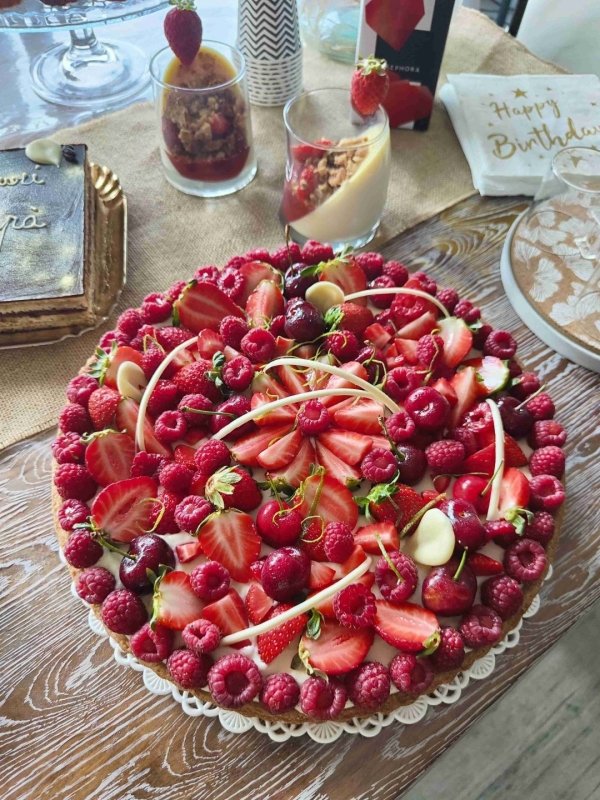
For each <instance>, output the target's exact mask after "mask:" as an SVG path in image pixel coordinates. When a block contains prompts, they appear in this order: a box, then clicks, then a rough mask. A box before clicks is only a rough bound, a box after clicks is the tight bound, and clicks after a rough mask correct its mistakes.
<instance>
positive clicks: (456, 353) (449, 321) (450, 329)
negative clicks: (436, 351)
mask: <svg viewBox="0 0 600 800" xmlns="http://www.w3.org/2000/svg"><path fill="white" fill-rule="evenodd" d="M437 327H438V328H439V335H440V336H441V337H442V339H443V340H444V352H443V355H442V360H443V362H444V364H445V365H446V366H447V367H451V368H453V367H456V366H458V365H459V364H460V362H461V361H462V360H463V358H465V357H466V356H467V355H468V353H469V351H470V350H471V347H473V334H472V333H471V331H470V330H469V328H468V327H467V324H466V322H465V321H464V319H461V318H460V317H443V318H442V319H440V320H439V321H438V324H437Z"/></svg>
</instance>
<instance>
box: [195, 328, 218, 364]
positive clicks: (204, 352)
mask: <svg viewBox="0 0 600 800" xmlns="http://www.w3.org/2000/svg"><path fill="white" fill-rule="evenodd" d="M224 347H225V342H224V341H223V337H222V336H221V335H220V334H219V333H217V332H216V331H213V330H211V329H210V328H203V329H202V330H201V331H200V333H199V334H198V355H199V356H201V357H202V358H205V359H206V360H207V361H212V357H213V356H214V354H215V353H222V352H223V349H224Z"/></svg>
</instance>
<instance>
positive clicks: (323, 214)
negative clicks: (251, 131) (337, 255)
mask: <svg viewBox="0 0 600 800" xmlns="http://www.w3.org/2000/svg"><path fill="white" fill-rule="evenodd" d="M283 118H284V121H285V126H286V132H287V145H288V149H287V164H286V174H285V182H284V187H283V200H282V203H281V210H280V216H281V219H282V221H283V222H284V224H286V225H289V227H290V234H291V236H292V238H293V239H295V240H296V241H298V242H300V243H302V242H305V241H306V240H307V239H317V240H318V241H321V242H329V243H331V244H332V245H333V246H334V247H336V248H337V247H344V246H350V247H362V245H365V244H366V243H367V242H370V241H371V239H372V238H373V237H374V236H375V233H376V232H377V228H378V227H379V222H380V220H381V215H382V213H383V209H384V206H385V201H386V197H387V190H388V182H389V174H390V127H389V123H388V118H387V114H386V113H385V111H384V110H383V108H381V107H380V108H379V109H378V110H377V112H376V113H375V114H373V115H372V116H370V117H363V116H361V115H360V114H357V113H356V111H354V109H353V108H352V105H351V102H350V92H349V91H347V90H346V89H316V90H315V91H312V92H304V93H302V94H300V95H298V96H297V97H295V98H292V100H290V101H289V102H288V103H287V105H286V106H285V109H284V111H283Z"/></svg>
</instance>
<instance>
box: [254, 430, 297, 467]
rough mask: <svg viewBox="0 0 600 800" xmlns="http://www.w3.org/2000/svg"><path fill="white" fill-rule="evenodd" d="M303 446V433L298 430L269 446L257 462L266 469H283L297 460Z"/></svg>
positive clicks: (260, 454) (259, 455)
mask: <svg viewBox="0 0 600 800" xmlns="http://www.w3.org/2000/svg"><path fill="white" fill-rule="evenodd" d="M301 444H302V431H301V430H300V428H296V429H295V430H292V431H290V432H289V433H286V434H285V436H282V437H281V439H278V440H277V441H275V442H273V444H271V445H269V447H267V448H266V450H263V451H262V452H261V453H259V454H258V456H257V458H256V460H257V461H258V463H259V464H260V466H261V467H264V468H265V469H281V468H282V467H286V466H287V465H288V464H289V463H290V462H291V461H292V460H293V459H294V458H295V456H296V455H297V453H298V450H299V449H300V445H301Z"/></svg>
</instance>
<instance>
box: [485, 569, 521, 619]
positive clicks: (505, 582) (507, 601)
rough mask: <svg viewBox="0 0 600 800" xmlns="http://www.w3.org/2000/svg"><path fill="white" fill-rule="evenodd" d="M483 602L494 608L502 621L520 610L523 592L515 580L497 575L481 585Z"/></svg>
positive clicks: (507, 576)
mask: <svg viewBox="0 0 600 800" xmlns="http://www.w3.org/2000/svg"><path fill="white" fill-rule="evenodd" d="M481 601H482V603H485V605H486V606H489V607H490V608H493V609H494V611H496V612H497V613H498V614H499V615H500V616H501V617H502V619H508V618H509V617H512V615H513V614H516V613H517V611H519V610H520V608H521V604H522V603H523V592H522V591H521V587H520V585H519V583H518V582H517V581H516V580H515V579H514V578H511V577H510V576H509V575H497V576H496V577H494V578H489V579H488V580H487V581H484V582H483V583H482V584H481Z"/></svg>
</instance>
